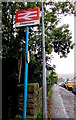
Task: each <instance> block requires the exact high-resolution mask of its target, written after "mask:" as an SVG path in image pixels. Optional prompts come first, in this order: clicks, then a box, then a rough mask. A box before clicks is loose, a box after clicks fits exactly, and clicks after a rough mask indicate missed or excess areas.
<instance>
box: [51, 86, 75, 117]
mask: <svg viewBox="0 0 76 120" xmlns="http://www.w3.org/2000/svg"><path fill="white" fill-rule="evenodd" d="M75 97H76V96H75V95H74V94H73V93H72V92H71V91H68V90H66V89H65V88H63V87H60V86H58V85H56V84H55V85H54V87H53V90H52V96H51V103H52V108H51V113H52V118H71V119H72V118H74V117H75Z"/></svg>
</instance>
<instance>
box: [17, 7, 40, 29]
mask: <svg viewBox="0 0 76 120" xmlns="http://www.w3.org/2000/svg"><path fill="white" fill-rule="evenodd" d="M39 23H40V20H39V7H36V8H29V9H27V10H18V11H16V27H21V26H31V25H37V24H39Z"/></svg>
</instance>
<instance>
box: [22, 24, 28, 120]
mask: <svg viewBox="0 0 76 120" xmlns="http://www.w3.org/2000/svg"><path fill="white" fill-rule="evenodd" d="M28 29H29V28H28V26H27V27H26V44H25V78H24V106H23V119H24V118H26V107H27V81H28V63H27V53H28V34H29V30H28Z"/></svg>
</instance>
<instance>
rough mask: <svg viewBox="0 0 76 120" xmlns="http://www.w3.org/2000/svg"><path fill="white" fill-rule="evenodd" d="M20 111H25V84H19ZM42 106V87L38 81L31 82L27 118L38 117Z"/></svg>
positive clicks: (20, 112)
mask: <svg viewBox="0 0 76 120" xmlns="http://www.w3.org/2000/svg"><path fill="white" fill-rule="evenodd" d="M18 89H19V95H18V113H19V114H22V113H23V93H24V85H18ZM41 107H42V87H41V88H39V84H38V83H30V84H28V86H27V118H37V115H38V113H39V111H40V108H41Z"/></svg>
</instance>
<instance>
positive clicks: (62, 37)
mask: <svg viewBox="0 0 76 120" xmlns="http://www.w3.org/2000/svg"><path fill="white" fill-rule="evenodd" d="M36 6H39V7H40V12H41V10H42V6H41V2H36V3H35V2H28V3H27V5H26V6H25V5H24V3H23V2H19V3H17V2H16V3H11V2H9V3H8V6H7V3H4V2H3V3H2V30H3V33H2V47H3V52H2V53H3V55H2V56H3V58H5V59H8V58H9V59H10V58H11V59H12V58H14V59H18V58H21V57H22V59H24V56H25V44H24V43H25V35H26V30H25V27H21V28H15V19H16V18H15V15H16V10H21V9H27V8H29V7H30V8H33V7H36ZM48 7H49V10H48V9H47V8H48ZM69 8H70V9H69ZM44 10H45V11H44V24H45V47H46V48H45V49H46V54H51V52H52V51H53V49H54V52H56V53H58V54H59V55H60V57H67V54H68V53H69V52H70V49H72V48H73V43H72V41H71V37H72V36H71V33H70V31H69V29H68V28H69V26H68V25H62V26H61V27H58V26H57V25H58V24H59V22H60V18H59V19H58V14H63V15H68V14H72V13H73V12H74V6H73V4H72V3H70V2H58V3H54V2H45V3H44ZM59 12H61V13H59ZM29 51H30V58H31V60H30V64H29V82H39V83H40V84H42V81H41V80H42V62H43V61H42V16H41V15H40V25H39V26H36V27H34V26H30V27H29ZM46 62H47V61H46ZM46 65H47V64H46ZM46 67H47V68H48V69H49V70H51V66H49V65H47V66H46ZM51 77H52V76H51ZM51 79H52V78H51Z"/></svg>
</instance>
